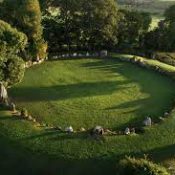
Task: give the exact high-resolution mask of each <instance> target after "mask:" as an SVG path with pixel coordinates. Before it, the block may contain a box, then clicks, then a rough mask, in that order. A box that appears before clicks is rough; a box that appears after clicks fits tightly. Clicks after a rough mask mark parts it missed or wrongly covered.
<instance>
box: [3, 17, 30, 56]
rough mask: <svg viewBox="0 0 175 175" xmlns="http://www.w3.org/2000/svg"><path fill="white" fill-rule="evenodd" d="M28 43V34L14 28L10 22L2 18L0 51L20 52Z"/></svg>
mask: <svg viewBox="0 0 175 175" xmlns="http://www.w3.org/2000/svg"><path fill="white" fill-rule="evenodd" d="M26 44H27V36H26V35H25V34H24V33H22V32H19V31H18V30H17V29H15V28H12V27H11V25H10V24H8V23H6V22H4V21H2V20H0V52H2V51H4V50H6V52H14V53H19V52H21V51H23V50H24V49H25V47H26Z"/></svg>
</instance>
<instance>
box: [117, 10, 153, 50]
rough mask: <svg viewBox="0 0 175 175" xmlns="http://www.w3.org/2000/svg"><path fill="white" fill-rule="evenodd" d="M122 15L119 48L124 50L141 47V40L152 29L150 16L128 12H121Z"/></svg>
mask: <svg viewBox="0 0 175 175" xmlns="http://www.w3.org/2000/svg"><path fill="white" fill-rule="evenodd" d="M120 13H121V16H122V18H121V20H120V22H119V33H118V39H119V46H121V47H122V48H123V47H128V46H129V47H133V46H134V45H139V44H140V43H139V40H140V39H141V38H142V37H143V35H144V34H145V33H146V32H147V31H148V29H149V27H150V24H151V16H150V14H149V13H143V12H138V11H128V10H120Z"/></svg>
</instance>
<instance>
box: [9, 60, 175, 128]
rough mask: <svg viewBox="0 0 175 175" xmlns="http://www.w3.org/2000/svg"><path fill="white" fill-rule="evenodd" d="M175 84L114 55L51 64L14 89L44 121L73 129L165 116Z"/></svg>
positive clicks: (121, 125)
mask: <svg viewBox="0 0 175 175" xmlns="http://www.w3.org/2000/svg"><path fill="white" fill-rule="evenodd" d="M174 88H175V83H174V82H172V81H171V80H170V79H169V78H167V77H165V76H162V75H160V74H158V73H156V72H153V71H148V70H145V69H143V68H140V67H137V66H135V65H133V64H130V63H123V62H119V61H117V60H115V59H108V60H103V59H77V60H61V61H53V62H46V63H44V64H42V65H39V66H35V67H33V68H31V69H29V70H28V71H27V72H26V75H25V78H24V80H23V82H22V83H21V84H19V85H17V86H16V87H14V88H12V89H11V90H10V96H11V97H12V98H14V100H15V101H16V103H17V104H18V105H19V106H20V107H25V108H27V109H28V110H29V112H30V113H31V114H32V115H33V116H34V117H35V118H37V119H38V120H39V121H42V122H45V123H48V124H52V125H54V126H61V127H63V128H65V127H67V126H69V125H72V126H73V128H75V129H78V128H81V127H84V128H86V129H87V128H92V127H94V126H96V125H102V126H104V127H108V128H112V129H118V128H124V127H126V126H131V125H134V124H139V123H140V125H141V124H142V121H143V120H144V118H145V117H146V116H148V115H149V116H151V117H152V118H153V120H154V119H155V120H156V119H157V118H158V117H160V116H161V115H162V114H163V113H164V112H165V111H166V110H168V109H169V108H170V107H171V106H172V104H173V99H174V96H175V91H174Z"/></svg>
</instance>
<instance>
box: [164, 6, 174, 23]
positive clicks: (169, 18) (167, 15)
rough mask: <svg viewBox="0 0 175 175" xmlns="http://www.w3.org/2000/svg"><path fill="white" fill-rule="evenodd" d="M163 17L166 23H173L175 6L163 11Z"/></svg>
mask: <svg viewBox="0 0 175 175" xmlns="http://www.w3.org/2000/svg"><path fill="white" fill-rule="evenodd" d="M164 16H165V20H166V21H169V22H170V23H172V22H175V5H172V6H170V7H169V8H168V9H167V10H166V11H165V14H164Z"/></svg>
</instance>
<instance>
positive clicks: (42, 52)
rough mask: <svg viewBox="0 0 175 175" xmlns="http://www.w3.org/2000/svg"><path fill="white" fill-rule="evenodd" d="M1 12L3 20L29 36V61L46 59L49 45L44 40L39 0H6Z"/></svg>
mask: <svg viewBox="0 0 175 175" xmlns="http://www.w3.org/2000/svg"><path fill="white" fill-rule="evenodd" d="M0 10H1V18H2V19H4V20H5V21H7V22H9V23H10V24H11V25H12V26H14V27H16V28H17V29H18V30H20V31H22V32H24V33H25V34H26V35H27V37H28V41H29V47H28V49H26V51H27V52H26V53H27V55H25V56H26V57H27V59H29V58H30V59H31V58H32V59H36V58H45V57H46V50H47V44H46V43H45V42H44V40H43V38H42V33H43V29H42V26H41V10H40V4H39V2H38V0H5V1H4V2H3V3H2V5H1V9H0ZM9 12H10V13H9ZM43 48H44V49H43Z"/></svg>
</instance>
